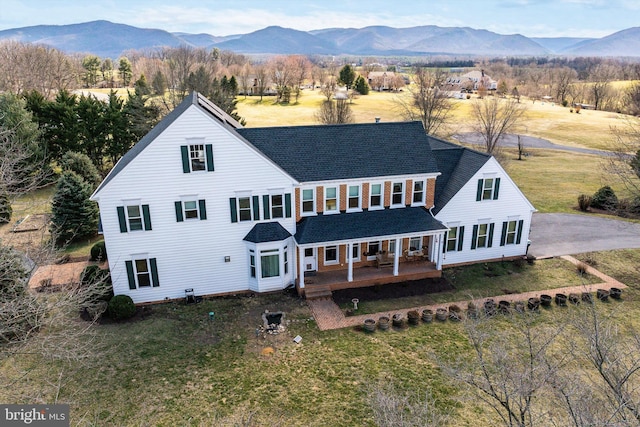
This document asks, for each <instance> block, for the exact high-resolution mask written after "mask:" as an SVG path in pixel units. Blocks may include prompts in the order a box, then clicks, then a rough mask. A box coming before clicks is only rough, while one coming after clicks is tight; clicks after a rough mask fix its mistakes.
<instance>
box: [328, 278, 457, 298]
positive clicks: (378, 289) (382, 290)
mask: <svg viewBox="0 0 640 427" xmlns="http://www.w3.org/2000/svg"><path fill="white" fill-rule="evenodd" d="M453 289H455V288H454V286H453V285H452V284H451V283H450V282H449V281H448V280H447V279H445V278H443V277H442V278H439V279H421V280H410V281H407V282H400V283H393V284H389V285H377V286H370V287H367V288H353V289H342V290H339V291H334V292H333V301H334V302H335V303H336V304H344V303H351V300H352V299H353V298H358V299H359V300H360V302H362V301H377V300H383V299H390V298H402V297H412V296H416V295H425V294H433V293H438V292H444V291H450V290H453Z"/></svg>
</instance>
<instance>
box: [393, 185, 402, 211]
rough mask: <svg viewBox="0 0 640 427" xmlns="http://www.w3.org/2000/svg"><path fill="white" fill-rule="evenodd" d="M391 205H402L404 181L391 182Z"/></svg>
mask: <svg viewBox="0 0 640 427" xmlns="http://www.w3.org/2000/svg"><path fill="white" fill-rule="evenodd" d="M391 206H404V182H394V183H393V184H391Z"/></svg>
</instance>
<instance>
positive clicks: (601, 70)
mask: <svg viewBox="0 0 640 427" xmlns="http://www.w3.org/2000/svg"><path fill="white" fill-rule="evenodd" d="M615 74H616V69H615V68H614V67H613V66H612V65H610V64H605V63H603V64H598V65H597V66H595V67H594V68H593V69H592V70H591V72H590V73H589V80H590V81H591V84H590V86H589V88H590V95H591V98H592V100H593V104H594V106H595V109H596V110H601V109H602V107H603V104H606V102H607V101H608V99H609V98H610V97H611V81H612V80H613V79H614V77H615Z"/></svg>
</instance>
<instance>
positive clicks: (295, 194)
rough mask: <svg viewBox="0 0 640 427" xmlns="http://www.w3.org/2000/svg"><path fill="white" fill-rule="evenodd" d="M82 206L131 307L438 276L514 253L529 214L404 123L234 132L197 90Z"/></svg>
mask: <svg viewBox="0 0 640 427" xmlns="http://www.w3.org/2000/svg"><path fill="white" fill-rule="evenodd" d="M478 197H479V199H478ZM92 199H93V200H96V201H97V202H98V204H99V206H100V214H101V220H102V227H103V233H104V238H105V243H106V246H107V253H108V254H109V267H110V269H111V275H112V281H113V287H114V292H115V293H116V294H127V295H130V296H131V297H132V298H133V300H134V302H136V303H145V302H156V301H163V300H167V299H175V298H183V297H184V296H185V290H186V289H193V290H194V293H195V294H196V295H215V294H225V293H237V292H245V291H249V292H268V291H274V290H279V289H283V288H285V287H287V286H296V287H297V289H298V291H299V292H300V293H301V294H304V295H305V296H306V297H307V298H312V297H315V296H321V295H327V294H330V293H331V291H332V290H335V289H341V288H348V287H358V286H370V285H373V284H386V283H393V282H400V281H405V280H412V279H419V278H426V277H439V276H440V275H441V273H442V267H443V266H444V265H453V264H458V263H467V262H477V261H486V260H494V259H502V258H503V257H506V258H511V257H516V256H522V255H524V254H525V252H526V241H527V237H528V234H529V227H530V223H531V213H532V212H533V211H534V209H533V207H532V206H531V204H530V203H529V202H528V201H527V200H526V198H525V197H524V196H523V195H522V193H521V192H520V191H519V190H518V188H517V187H516V186H515V184H514V183H513V181H512V180H511V179H510V178H509V177H508V175H507V174H506V173H505V171H504V170H503V169H502V168H501V167H500V165H499V164H498V163H497V162H496V161H495V159H493V158H492V157H490V156H487V155H485V154H481V153H477V152H475V151H473V150H469V149H465V148H462V147H459V146H456V145H454V144H449V143H446V142H444V141H440V140H438V139H435V138H432V137H430V136H428V135H426V134H425V132H424V129H423V128H422V125H421V124H420V122H403V123H367V124H353V125H326V126H294V127H271V128H243V127H242V126H241V125H240V124H239V123H237V122H236V121H235V120H233V119H232V118H231V117H229V116H228V115H227V114H226V113H224V112H223V111H222V110H220V109H219V108H218V107H216V106H215V105H214V104H212V103H211V102H209V101H208V100H207V99H206V98H204V97H202V96H201V95H199V94H197V93H192V94H191V95H189V96H188V97H187V98H186V99H185V100H184V101H183V102H182V103H181V104H180V105H179V106H178V107H177V108H176V109H175V110H174V111H172V112H171V113H170V114H169V115H167V116H166V117H165V118H164V119H163V120H162V121H161V122H160V123H159V124H158V125H157V126H156V127H155V128H154V129H153V130H152V131H151V132H149V134H147V135H146V136H145V137H144V138H143V139H142V140H141V141H140V142H138V143H137V144H136V145H135V146H134V147H133V148H132V149H131V150H130V151H129V152H128V153H127V154H126V155H125V156H124V157H123V158H122V159H121V160H120V161H119V162H118V164H116V166H115V167H114V168H113V170H112V171H111V172H110V173H109V175H107V177H106V178H105V180H104V181H103V182H102V183H101V185H100V186H99V187H98V189H97V190H96V191H95V193H94V194H93V196H92ZM505 224H506V225H505ZM514 227H515V229H514ZM365 267H367V268H365Z"/></svg>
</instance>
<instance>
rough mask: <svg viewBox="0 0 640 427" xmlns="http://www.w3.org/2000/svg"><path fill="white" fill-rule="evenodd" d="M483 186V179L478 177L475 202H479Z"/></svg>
mask: <svg viewBox="0 0 640 427" xmlns="http://www.w3.org/2000/svg"><path fill="white" fill-rule="evenodd" d="M483 186H484V180H483V179H479V180H478V191H476V202H479V201H480V200H482V190H483Z"/></svg>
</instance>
